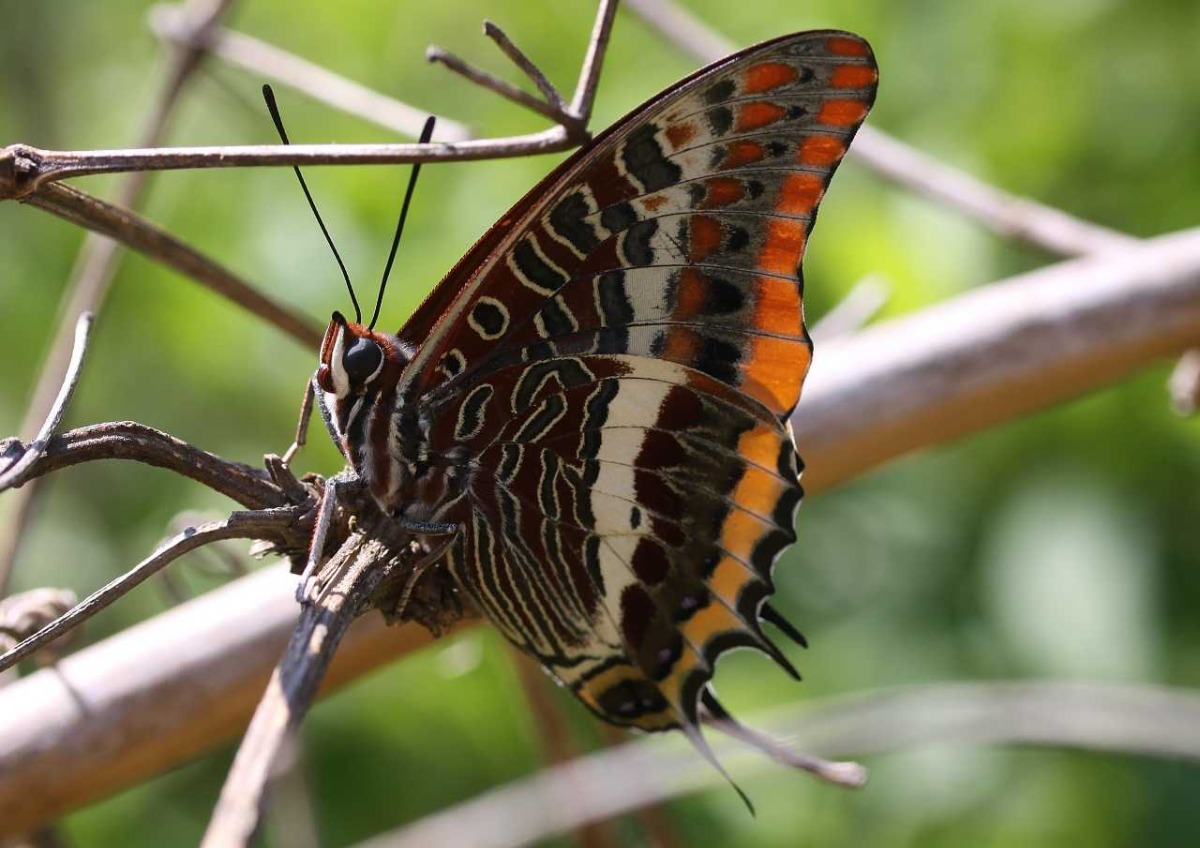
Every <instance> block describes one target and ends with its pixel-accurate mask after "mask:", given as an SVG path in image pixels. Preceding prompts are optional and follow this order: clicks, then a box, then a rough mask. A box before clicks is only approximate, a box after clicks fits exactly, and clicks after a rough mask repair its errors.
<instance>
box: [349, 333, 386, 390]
mask: <svg viewBox="0 0 1200 848" xmlns="http://www.w3.org/2000/svg"><path fill="white" fill-rule="evenodd" d="M382 362H383V350H382V349H380V347H379V345H378V344H376V343H375V342H373V341H372V340H371V339H365V338H359V339H358V340H357V341H355V342H354V344H353V345H351V346H350V349H349V350H347V351H346V353H345V355H344V356H343V357H342V367H343V368H344V369H346V376H347V377H349V378H350V380H351V382H354V383H365V382H366V381H367V380H369V379H370V378H371V376H372V375H374V373H375V372H376V371H377V370H379V365H380V363H382Z"/></svg>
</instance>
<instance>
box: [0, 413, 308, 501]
mask: <svg viewBox="0 0 1200 848" xmlns="http://www.w3.org/2000/svg"><path fill="white" fill-rule="evenodd" d="M0 444H4V443H0ZM111 459H126V460H133V461H135V462H141V463H145V464H146V465H153V466H155V467H157V468H165V469H167V470H168V471H172V472H174V473H176V474H179V475H181V476H184V477H187V478H189V479H191V480H195V481H196V482H198V483H200V484H202V485H204V486H207V487H208V488H210V489H212V490H213V491H215V492H219V493H220V494H222V495H225V496H226V497H228V498H230V499H232V500H234V501H236V502H237V503H239V504H241V505H242V506H244V507H246V508H248V509H268V508H271V507H278V506H285V505H287V504H288V503H290V502H292V500H291V499H290V498H289V497H288V495H286V494H285V493H284V492H283V491H281V490H280V488H279V487H278V486H276V485H275V484H274V483H272V482H271V481H270V480H269V479H268V478H267V475H266V474H265V473H264V472H263V471H262V469H259V468H254V467H252V466H249V465H245V464H243V463H240V462H230V461H229V460H225V459H221V458H220V457H219V456H217V455H215V454H211V453H209V452H208V451H204V450H200V449H199V448H196V447H193V446H192V445H189V444H188V443H187V442H185V441H182V440H181V439H177V438H175V437H174V436H170V435H168V434H166V433H164V432H162V431H161V430H155V429H154V428H153V427H147V426H146V425H145V424H137V423H135V422H132V421H122V422H114V423H109V424H92V425H89V426H87V427H80V428H79V429H77V430H70V431H68V432H66V433H63V434H62V435H60V436H55V437H53V438H52V439H50V441H49V442H47V444H46V450H45V452H44V454H43V455H42V456H41V457H39V458H38V460H37V462H35V463H34V464H33V467H32V468H31V469H30V471H29V474H28V476H29V478H30V480H31V481H32V480H33V479H36V478H38V477H44V476H45V475H47V474H50V473H51V472H54V471H58V470H60V469H63V468H69V467H71V466H73V465H79V464H80V463H83V462H94V461H97V460H111ZM25 485H26V486H28V485H29V483H26V484H25Z"/></svg>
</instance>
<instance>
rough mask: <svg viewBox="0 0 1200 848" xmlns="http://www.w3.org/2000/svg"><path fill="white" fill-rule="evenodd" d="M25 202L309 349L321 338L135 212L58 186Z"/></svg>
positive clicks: (311, 326)
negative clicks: (158, 266)
mask: <svg viewBox="0 0 1200 848" xmlns="http://www.w3.org/2000/svg"><path fill="white" fill-rule="evenodd" d="M23 202H25V203H28V204H29V205H31V206H36V207H38V208H39V209H42V210H44V211H46V212H50V213H51V214H54V215H57V216H58V217H59V218H62V219H63V220H65V221H70V222H71V223H72V224H76V225H78V226H80V227H84V228H86V229H89V230H92V231H94V232H97V233H100V234H102V235H106V236H108V237H109V238H112V239H115V240H116V241H118V242H120V243H121V244H123V245H125V246H126V247H131V248H133V249H134V250H137V251H138V252H139V253H141V254H143V255H145V256H148V257H150V258H151V259H155V260H157V261H158V262H160V263H162V264H163V265H166V266H167V267H168V268H173V269H174V270H176V271H178V272H179V273H181V274H184V275H186V276H188V277H190V278H191V279H193V280H195V281H196V282H198V283H200V284H201V285H202V286H204V287H205V288H207V289H209V290H210V291H213V292H215V293H217V294H219V295H221V296H222V297H224V298H226V299H227V300H230V301H232V302H233V303H235V304H237V305H238V306H240V307H242V308H243V309H245V310H247V311H248V312H250V313H251V314H254V315H257V316H258V317H260V318H262V319H263V320H264V321H266V322H267V323H269V324H271V325H273V326H275V327H278V328H279V329H280V330H282V331H283V332H285V333H287V334H288V335H289V336H291V337H292V338H293V339H295V340H296V341H297V342H299V343H300V344H302V345H304V346H305V347H308V348H312V347H314V346H316V345H317V344H318V343H319V342H320V340H321V330H320V329H318V328H317V326H316V325H315V324H314V323H313V322H312V321H311V320H310V319H308V318H306V317H303V316H301V315H298V314H297V313H295V312H293V311H292V310H291V309H289V308H288V307H286V306H283V305H282V304H280V303H278V302H277V301H275V300H273V299H272V298H270V297H268V296H267V295H265V294H263V293H262V292H260V291H258V290H257V289H256V288H254V287H253V286H252V285H250V284H249V283H247V282H245V281H244V280H242V279H241V278H239V277H238V276H237V275H236V274H234V273H233V272H232V271H229V270H228V269H226V268H225V267H223V266H221V265H219V264H218V263H217V262H215V261H213V260H212V259H209V258H208V257H207V256H205V255H204V254H202V253H200V252H199V251H198V250H196V249H195V248H192V247H191V246H189V245H187V244H186V243H184V242H182V241H180V240H179V239H177V238H175V237H174V236H172V235H171V234H170V233H168V232H167V231H166V230H163V229H161V228H159V227H157V226H155V225H154V224H152V223H150V222H149V221H147V220H146V219H145V218H142V217H141V216H139V215H137V214H135V213H133V212H130V211H128V210H125V209H122V208H120V207H118V206H114V205H112V204H110V203H106V202H105V201H103V200H100V199H99V198H97V197H93V196H92V195H90V194H86V193H84V192H82V191H80V190H79V189H76V188H74V187H72V186H65V185H55V184H48V185H46V186H44V187H42V189H41V190H39V191H37V192H35V193H33V194H31V195H29V196H28V197H26V198H24V199H23Z"/></svg>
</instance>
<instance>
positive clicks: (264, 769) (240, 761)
mask: <svg viewBox="0 0 1200 848" xmlns="http://www.w3.org/2000/svg"><path fill="white" fill-rule="evenodd" d="M390 557H391V553H390V551H389V550H388V548H387V547H386V546H385V545H384V544H383V543H381V542H379V541H376V540H373V539H369V538H368V537H367V536H365V535H362V534H356V535H354V536H351V537H350V538H349V539H347V540H346V542H345V543H344V544H343V545H342V547H341V549H340V550H339V551H338V554H337V555H336V556H335V557H334V559H333V560H331V562H330V566H331V567H332V568H337V569H343V568H344V577H343V579H342V580H340V581H339V583H338V585H337V586H336V587H334V589H333V591H332V592H330V593H328V594H327V595H325V597H324V599H323V601H322V602H321V603H319V604H316V605H312V606H306V607H305V608H304V610H303V612H302V613H301V615H300V622H299V623H298V624H297V625H296V628H295V630H294V631H293V632H292V637H291V640H290V641H289V642H288V647H287V650H286V651H284V653H283V656H282V658H281V659H280V660H279V664H278V665H277V666H276V667H275V672H274V673H273V674H272V675H271V680H270V682H269V683H268V684H267V690H266V693H265V694H264V695H263V697H262V700H260V701H259V704H258V707H257V708H256V709H255V711H254V718H253V719H252V720H251V722H250V727H249V729H248V730H247V731H246V738H245V739H244V740H243V742H242V745H241V746H240V747H239V748H238V753H237V757H236V759H235V760H234V763H233V768H232V769H230V771H229V774H228V776H227V777H226V778H225V786H224V787H223V788H222V790H221V797H220V800H219V802H218V803H217V808H216V811H215V812H214V814H213V818H212V821H210V822H209V826H208V830H207V832H206V833H205V835H204V841H203V843H201V844H202V845H204V846H210V848H232V846H237V845H247V844H249V842H250V840H251V838H252V837H253V835H254V832H255V831H256V830H257V828H258V822H259V816H260V811H261V807H262V803H263V798H264V795H265V792H266V788H267V780H268V777H269V776H270V773H271V768H272V766H273V765H274V763H275V757H276V755H277V753H278V751H279V749H280V747H281V746H282V745H283V744H284V741H285V740H286V738H287V734H289V733H290V732H291V731H292V730H293V729H294V728H295V727H296V726H297V725H298V724H299V723H300V720H301V718H303V717H304V715H305V714H306V713H307V712H308V709H309V707H310V706H311V705H312V702H313V699H314V698H315V697H316V693H317V688H318V686H319V685H320V683H321V680H322V679H323V678H324V676H325V672H326V669H327V668H328V666H329V663H330V661H331V660H332V659H333V656H334V652H335V651H336V650H337V648H338V646H339V645H340V644H341V641H342V638H343V637H344V636H345V635H346V631H347V630H348V629H349V627H350V624H351V622H353V621H354V619H355V618H357V617H358V615H359V614H360V613H361V612H363V611H364V609H365V608H366V607H367V603H368V601H369V599H370V597H371V594H372V593H373V592H374V591H375V589H376V588H377V587H378V586H379V584H380V583H381V582H382V580H383V577H384V573H385V569H384V568H383V567H382V564H383V563H384V562H385V561H386V560H388V559H389V558H390Z"/></svg>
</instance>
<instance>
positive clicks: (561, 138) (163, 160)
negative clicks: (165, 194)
mask: <svg viewBox="0 0 1200 848" xmlns="http://www.w3.org/2000/svg"><path fill="white" fill-rule="evenodd" d="M576 146H577V142H576V141H574V140H572V139H570V138H568V136H567V133H566V131H565V130H564V129H563V128H562V127H561V126H558V127H551V128H550V129H548V130H543V131H542V132H538V133H531V134H528V135H518V136H511V137H507V138H494V139H471V140H468V141H461V142H448V143H441V144H289V145H282V144H274V145H272V144H261V145H230V146H224V147H159V148H144V149H128V150H82V151H62V150H40V149H38V148H36V147H32V146H30V145H27V144H12V145H9V146H8V147H6V148H4V149H3V150H0V200H10V199H21V198H24V197H26V196H27V195H29V194H31V193H33V192H36V191H38V190H39V189H41V188H43V187H44V186H45V185H46V184H48V183H52V182H56V181H59V180H65V179H69V178H72V177H82V176H87V175H90V174H119V173H127V172H129V171H139V172H140V171H181V170H196V169H205V168H260V167H267V166H277V165H293V166H294V165H398V164H404V163H413V162H477V161H480V160H483V159H511V158H513V157H517V156H534V155H537V154H540V153H556V152H558V151H561V150H569V149H571V148H573V147H576Z"/></svg>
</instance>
